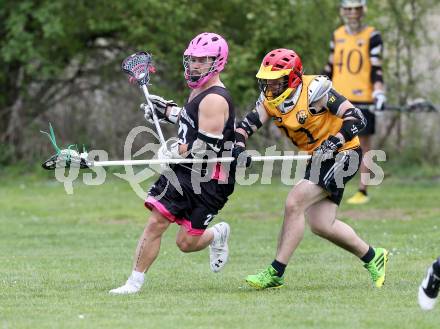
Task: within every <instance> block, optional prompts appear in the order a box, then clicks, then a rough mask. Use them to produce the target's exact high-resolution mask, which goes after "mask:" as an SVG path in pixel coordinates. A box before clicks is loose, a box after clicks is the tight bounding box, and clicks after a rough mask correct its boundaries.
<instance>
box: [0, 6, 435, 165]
mask: <svg viewBox="0 0 440 329" xmlns="http://www.w3.org/2000/svg"><path fill="white" fill-rule="evenodd" d="M436 5H438V4H436V1H435V0H423V1H415V0H398V1H394V0H393V1H391V0H389V1H378V0H371V1H369V12H368V15H367V18H366V19H367V21H368V22H372V23H373V24H375V25H377V26H378V27H379V29H380V30H381V31H382V32H383V33H382V34H383V35H384V39H385V43H386V47H387V49H388V53H389V54H390V56H389V58H388V60H387V66H388V69H387V70H385V72H386V74H387V82H388V89H389V91H390V93H389V94H390V98H391V99H396V98H397V99H398V100H399V101H402V100H403V99H405V98H407V97H408V95H409V93H410V92H412V91H415V90H416V88H413V85H414V83H416V82H417V77H415V76H414V75H411V74H412V68H413V66H414V65H413V64H412V62H411V60H412V54H413V53H414V49H416V48H417V47H419V46H420V45H422V44H423V43H424V42H425V41H424V39H423V38H419V37H420V36H421V34H422V31H423V29H421V27H423V21H424V18H425V16H426V15H427V13H429V11H428V9H429V8H431V7H435V6H436ZM338 6H339V1H334V0H287V1H286V0H272V1H266V0H251V1H241V0H228V1H218V0H200V1H193V0H168V1H156V0H144V1H138V0H127V1H119V0H94V1H87V0H78V1H70V0H57V1H51V0H40V1H36V0H21V1H13V0H3V1H2V5H1V6H0V36H1V38H0V141H1V142H5V143H6V144H8V145H11V148H12V147H13V149H14V155H15V156H20V157H26V156H27V155H28V154H30V153H29V152H28V149H29V146H28V145H26V143H27V141H28V140H33V139H34V137H35V136H34V135H35V134H34V135H33V136H32V137H30V136H29V133H28V130H29V129H34V128H35V127H38V126H39V125H41V124H42V122H44V125H46V124H47V121H48V117H49V116H50V117H51V118H53V117H55V114H54V111H55V106H56V105H59V104H61V105H63V108H62V109H61V110H60V109H57V111H58V112H57V113H56V118H57V119H58V120H59V121H60V122H63V125H65V121H67V120H69V121H72V122H74V123H75V126H74V125H73V124H72V125H71V127H73V128H75V129H72V132H73V130H75V132H78V133H84V134H85V132H87V131H90V130H92V129H93V127H94V125H95V123H93V122H89V121H88V120H87V119H88V118H89V117H92V116H93V115H94V116H93V117H94V118H96V117H99V115H100V114H99V110H97V109H92V111H91V113H89V112H88V109H87V107H88V106H90V105H89V104H86V103H85V102H81V100H82V99H83V98H86V97H85V94H86V93H87V92H89V94H88V97H89V99H93V95H92V96H90V95H91V92H93V91H98V92H102V93H104V94H105V96H104V97H107V98H110V97H113V98H120V99H125V100H126V101H127V107H129V108H134V107H135V106H134V104H133V103H129V101H132V102H133V100H132V99H130V97H131V95H130V94H129V93H128V92H127V90H125V89H123V88H121V85H123V83H124V80H125V77H124V76H123V75H122V73H121V72H120V69H119V65H120V63H121V61H122V60H123V58H125V57H126V56H127V55H128V54H130V53H132V52H134V51H136V50H148V51H150V52H151V53H152V54H153V59H154V61H155V65H156V66H157V74H156V75H154V76H153V78H152V81H151V82H152V87H151V91H152V92H154V93H157V94H161V95H163V96H165V97H167V98H172V99H174V100H177V101H178V102H179V103H182V102H183V101H184V99H185V98H186V96H187V95H188V89H187V88H186V84H185V81H184V79H183V68H182V53H183V51H184V49H185V47H186V46H187V44H188V42H189V41H190V40H191V39H192V38H193V37H194V36H195V35H196V34H198V33H200V32H203V31H213V32H217V33H219V34H222V35H224V36H225V38H226V39H227V40H228V42H229V46H230V56H229V63H228V65H227V67H226V70H225V72H224V74H223V79H224V82H225V83H226V85H227V86H228V88H229V89H230V90H231V92H232V96H233V99H234V103H235V105H236V107H237V112H238V114H239V116H240V115H241V114H243V112H244V111H245V110H247V109H249V107H250V106H252V105H253V102H254V101H255V99H256V97H257V94H258V88H257V84H256V81H255V74H256V72H257V70H258V68H259V65H260V62H261V59H262V58H263V56H264V55H265V54H266V53H267V52H268V51H270V50H271V49H274V48H292V49H294V50H295V51H297V52H298V54H299V55H300V56H301V57H302V59H303V63H304V68H305V72H306V74H316V73H320V72H321V71H322V68H323V66H324V64H325V63H326V61H327V56H328V44H329V40H330V38H331V33H332V31H333V30H334V28H335V27H336V26H337V25H338V24H340V19H339V10H338ZM400 8H403V9H404V10H400ZM399 54H403V55H404V56H403V55H402V56H403V57H402V56H400V57H396V56H397V55H399ZM392 62H394V63H400V64H399V65H400V66H399V65H397V64H390V63H392ZM132 89H133V88H132ZM393 95H395V96H393ZM71 104H75V108H79V109H78V111H75V117H73V118H72V116H71V115H73V114H71V113H72V112H73V111H70V110H69V108H72V106H71ZM105 106H106V108H105V109H104V110H105V111H106V112H107V113H108V112H109V111H110V110H111V109H109V107H110V105H108V104H106V105H105ZM81 110H82V112H81ZM50 111H51V112H50ZM49 112H50V115H48V113H49ZM114 121H119V118H114ZM127 129H129V128H125V129H124V128H121V129H120V130H121V131H124V130H127ZM8 131H9V132H11V131H14V132H17V133H16V135H11V134H8ZM35 131H38V128H37V129H35ZM108 134H111V131H110V129H109V132H108ZM266 136H267V134H264V138H266ZM75 137H76V136H75ZM72 138H73V137H72ZM100 140H112V141H115V142H118V143H120V144H122V143H123V141H121V140H115V139H112V138H109V136H108V135H105V136H101V138H100ZM100 147H102V148H104V147H107V148H109V145H101V146H100Z"/></svg>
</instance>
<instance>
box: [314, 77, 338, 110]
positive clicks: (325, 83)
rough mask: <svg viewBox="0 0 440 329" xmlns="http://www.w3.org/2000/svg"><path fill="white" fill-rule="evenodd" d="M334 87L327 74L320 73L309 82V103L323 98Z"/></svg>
mask: <svg viewBox="0 0 440 329" xmlns="http://www.w3.org/2000/svg"><path fill="white" fill-rule="evenodd" d="M331 88H332V82H331V81H330V79H329V78H328V77H327V76H326V75H318V76H316V78H314V79H313V80H312V82H310V84H309V105H310V104H312V103H313V102H316V101H317V100H319V99H321V98H322V97H324V96H325V95H327V93H328V92H329V91H330V89H331Z"/></svg>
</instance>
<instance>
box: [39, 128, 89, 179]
mask: <svg viewBox="0 0 440 329" xmlns="http://www.w3.org/2000/svg"><path fill="white" fill-rule="evenodd" d="M40 132H41V133H42V134H45V135H47V136H48V137H49V140H50V142H51V143H52V145H53V147H54V148H55V151H56V153H55V154H54V155H52V156H51V157H50V158H49V159H47V160H46V161H44V162H43V163H42V165H41V166H42V167H43V168H44V169H46V170H54V169H56V168H70V167H79V168H81V169H87V168H89V166H90V164H89V163H88V162H87V159H86V158H85V157H84V155H86V154H87V152H86V150H85V148H84V146H83V153H81V154H80V153H79V152H78V147H77V145H76V144H71V145H69V146H68V147H67V149H60V148H59V147H58V145H57V141H56V138H55V133H54V131H53V128H52V125H51V124H50V123H49V132H46V131H40Z"/></svg>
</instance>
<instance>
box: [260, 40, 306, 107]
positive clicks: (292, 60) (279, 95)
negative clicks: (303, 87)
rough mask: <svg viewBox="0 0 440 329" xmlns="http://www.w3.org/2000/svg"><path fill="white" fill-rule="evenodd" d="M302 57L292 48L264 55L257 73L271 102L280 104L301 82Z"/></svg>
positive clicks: (261, 85) (262, 90)
mask: <svg viewBox="0 0 440 329" xmlns="http://www.w3.org/2000/svg"><path fill="white" fill-rule="evenodd" d="M302 74H303V65H302V62H301V58H300V57H299V56H298V55H297V54H296V53H295V52H294V51H293V50H291V49H284V48H280V49H275V50H272V51H271V52H269V53H268V54H267V55H266V56H264V58H263V61H262V62H261V66H260V69H259V70H258V73H257V75H256V76H257V79H258V84H259V86H260V90H261V92H262V93H263V94H264V96H265V97H266V99H267V101H268V103H269V104H271V105H274V106H278V105H280V104H281V103H283V102H284V101H285V100H286V98H287V97H289V95H290V94H291V93H292V92H293V91H294V90H295V89H296V88H297V87H298V86H299V85H300V84H301V81H302V79H301V77H302Z"/></svg>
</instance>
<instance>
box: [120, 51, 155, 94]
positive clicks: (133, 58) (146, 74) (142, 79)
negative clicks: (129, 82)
mask: <svg viewBox="0 0 440 329" xmlns="http://www.w3.org/2000/svg"><path fill="white" fill-rule="evenodd" d="M121 67H122V70H123V71H124V72H125V73H127V74H129V75H130V76H131V77H133V78H134V79H136V81H137V82H138V84H139V85H140V86H142V85H147V84H148V82H149V81H150V73H154V72H155V71H156V69H155V68H154V66H153V65H152V58H151V55H150V54H149V53H147V52H145V51H140V52H137V53H134V54H132V55H130V56H128V57H127V58H126V59H124V61H123V62H122V65H121Z"/></svg>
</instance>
